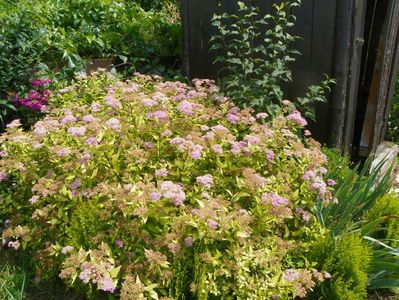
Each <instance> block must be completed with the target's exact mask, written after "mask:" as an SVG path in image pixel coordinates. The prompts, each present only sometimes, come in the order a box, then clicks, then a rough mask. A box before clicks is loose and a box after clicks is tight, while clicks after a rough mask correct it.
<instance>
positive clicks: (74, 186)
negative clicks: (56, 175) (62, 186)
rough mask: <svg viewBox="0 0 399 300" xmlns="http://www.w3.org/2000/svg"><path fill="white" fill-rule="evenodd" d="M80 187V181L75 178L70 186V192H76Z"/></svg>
mask: <svg viewBox="0 0 399 300" xmlns="http://www.w3.org/2000/svg"><path fill="white" fill-rule="evenodd" d="M81 186H82V180H81V179H80V178H76V179H75V180H74V181H73V182H72V183H71V185H70V188H71V190H73V191H74V190H77V189H78V188H80V187H81Z"/></svg>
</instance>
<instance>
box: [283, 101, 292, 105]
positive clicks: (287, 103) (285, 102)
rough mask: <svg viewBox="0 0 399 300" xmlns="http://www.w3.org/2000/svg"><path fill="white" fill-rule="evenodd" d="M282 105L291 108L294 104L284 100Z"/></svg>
mask: <svg viewBox="0 0 399 300" xmlns="http://www.w3.org/2000/svg"><path fill="white" fill-rule="evenodd" d="M281 103H283V105H284V106H290V105H291V104H292V102H291V101H290V100H283V101H282V102H281Z"/></svg>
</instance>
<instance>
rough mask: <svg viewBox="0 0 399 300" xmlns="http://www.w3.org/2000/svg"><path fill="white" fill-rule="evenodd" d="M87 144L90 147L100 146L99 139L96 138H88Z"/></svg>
mask: <svg viewBox="0 0 399 300" xmlns="http://www.w3.org/2000/svg"><path fill="white" fill-rule="evenodd" d="M85 143H86V144H87V145H89V146H97V145H98V142H97V139H96V138H95V137H89V138H87V139H86V142H85Z"/></svg>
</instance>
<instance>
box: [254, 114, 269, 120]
mask: <svg viewBox="0 0 399 300" xmlns="http://www.w3.org/2000/svg"><path fill="white" fill-rule="evenodd" d="M268 116H269V115H268V114H267V113H265V112H261V113H258V114H256V118H257V119H260V120H263V119H266V118H267V117H268Z"/></svg>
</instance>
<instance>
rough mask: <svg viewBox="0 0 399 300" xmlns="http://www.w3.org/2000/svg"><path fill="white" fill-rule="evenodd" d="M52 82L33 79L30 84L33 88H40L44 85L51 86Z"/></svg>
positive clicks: (44, 79)
mask: <svg viewBox="0 0 399 300" xmlns="http://www.w3.org/2000/svg"><path fill="white" fill-rule="evenodd" d="M52 82H53V81H52V80H51V79H48V78H40V79H35V80H32V82H31V84H32V85H33V86H35V87H42V86H45V85H49V84H51V83H52Z"/></svg>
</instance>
